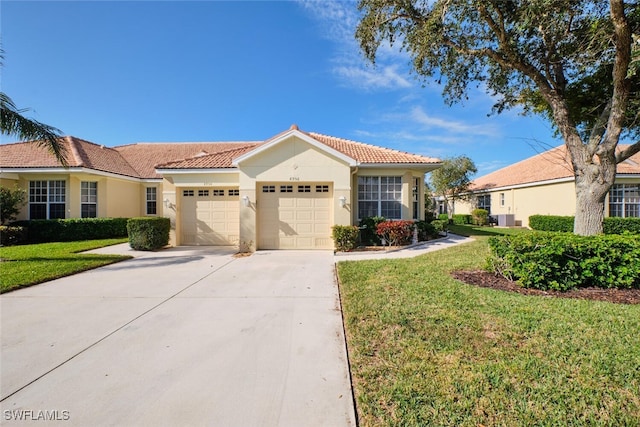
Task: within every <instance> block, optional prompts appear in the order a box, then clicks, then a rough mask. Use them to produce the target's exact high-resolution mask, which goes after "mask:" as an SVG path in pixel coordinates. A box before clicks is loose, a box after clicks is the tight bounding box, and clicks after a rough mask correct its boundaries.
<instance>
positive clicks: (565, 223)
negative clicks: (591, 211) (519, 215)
mask: <svg viewBox="0 0 640 427" xmlns="http://www.w3.org/2000/svg"><path fill="white" fill-rule="evenodd" d="M573 221H574V217H572V216H556V215H531V216H530V217H529V227H530V228H531V229H532V230H538V231H562V232H566V233H571V232H573ZM603 229H604V234H623V233H625V232H629V233H633V234H640V218H618V217H606V218H605V219H604V223H603Z"/></svg>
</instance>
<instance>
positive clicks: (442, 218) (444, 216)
mask: <svg viewBox="0 0 640 427" xmlns="http://www.w3.org/2000/svg"><path fill="white" fill-rule="evenodd" d="M438 219H439V220H440V221H447V222H449V214H440V215H438ZM431 222H433V221H431Z"/></svg>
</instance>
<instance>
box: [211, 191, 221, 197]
mask: <svg viewBox="0 0 640 427" xmlns="http://www.w3.org/2000/svg"><path fill="white" fill-rule="evenodd" d="M222 196H224V190H213V197H222Z"/></svg>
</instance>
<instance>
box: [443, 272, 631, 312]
mask: <svg viewBox="0 0 640 427" xmlns="http://www.w3.org/2000/svg"><path fill="white" fill-rule="evenodd" d="M451 275H452V276H453V277H454V278H455V279H458V280H460V281H461V282H464V283H467V284H469V285H474V286H480V287H483V288H491V289H499V290H501V291H507V292H517V293H519V294H524V295H538V296H547V297H555V298H577V299H586V300H597V301H608V302H612V303H615V304H640V289H602V288H593V287H592V288H580V289H575V290H572V291H566V292H559V291H542V290H539V289H527V288H523V287H522V286H520V285H518V284H517V283H516V282H513V281H511V280H507V279H505V278H504V277H501V276H496V275H494V274H493V273H489V272H487V271H481V270H474V271H454V272H453V273H451Z"/></svg>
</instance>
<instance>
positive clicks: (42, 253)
mask: <svg viewBox="0 0 640 427" xmlns="http://www.w3.org/2000/svg"><path fill="white" fill-rule="evenodd" d="M124 242H127V239H126V238H125V239H105V240H88V241H82V242H57V243H42V244H37V245H20V246H7V247H0V259H1V260H2V262H0V293H4V292H8V291H11V290H14V289H17V288H21V287H25V286H30V285H35V284H37V283H42V282H46V281H48V280H53V279H57V278H59V277H63V276H69V275H72V274H75V273H78V272H81V271H85V270H90V269H92V268H96V267H101V266H103V265H107V264H112V263H114V262H118V261H122V260H124V259H128V258H131V257H129V256H120V255H95V254H79V253H78V252H82V251H88V250H90V249H96V248H101V247H104V246H109V245H115V244H117V243H124Z"/></svg>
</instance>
